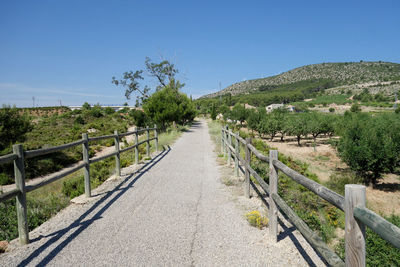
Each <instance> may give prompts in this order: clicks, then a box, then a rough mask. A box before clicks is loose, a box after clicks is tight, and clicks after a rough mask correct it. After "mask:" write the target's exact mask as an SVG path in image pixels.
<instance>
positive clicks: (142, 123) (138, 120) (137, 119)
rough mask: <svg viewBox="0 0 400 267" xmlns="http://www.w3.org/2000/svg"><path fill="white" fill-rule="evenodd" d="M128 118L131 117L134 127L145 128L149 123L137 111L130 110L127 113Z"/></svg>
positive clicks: (143, 115)
mask: <svg viewBox="0 0 400 267" xmlns="http://www.w3.org/2000/svg"><path fill="white" fill-rule="evenodd" d="M129 116H131V117H132V118H133V120H134V122H135V125H136V126H137V127H139V128H141V127H145V126H146V124H148V123H149V119H148V118H147V116H146V114H145V113H144V112H143V111H141V110H139V109H132V110H131V111H129Z"/></svg>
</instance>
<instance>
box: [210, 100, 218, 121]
mask: <svg viewBox="0 0 400 267" xmlns="http://www.w3.org/2000/svg"><path fill="white" fill-rule="evenodd" d="M210 117H211V119H212V120H213V121H214V120H215V119H216V118H217V107H216V106H215V104H214V103H212V104H211V109H210Z"/></svg>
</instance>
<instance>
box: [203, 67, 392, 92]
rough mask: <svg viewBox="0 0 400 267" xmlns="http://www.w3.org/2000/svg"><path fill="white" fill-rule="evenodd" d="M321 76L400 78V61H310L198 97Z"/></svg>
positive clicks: (348, 80)
mask: <svg viewBox="0 0 400 267" xmlns="http://www.w3.org/2000/svg"><path fill="white" fill-rule="evenodd" d="M318 79H320V80H321V79H324V80H327V81H328V82H331V83H332V84H334V86H343V85H354V84H358V83H367V82H389V81H399V80H400V64H399V63H393V62H382V61H377V62H373V61H366V62H364V61H360V62H333V63H318V64H310V65H305V66H301V67H297V68H294V69H291V70H289V71H286V72H283V73H281V74H278V75H273V76H269V77H266V78H260V79H251V80H246V81H242V82H237V83H234V84H232V85H230V86H228V87H226V88H224V89H223V90H221V91H218V92H216V93H211V94H207V95H204V96H202V97H201V98H213V97H217V96H220V95H226V94H231V95H232V96H234V95H239V94H245V93H251V92H259V91H261V90H260V88H261V89H262V88H263V87H267V88H268V87H273V86H279V85H282V84H291V83H296V82H300V81H307V80H318Z"/></svg>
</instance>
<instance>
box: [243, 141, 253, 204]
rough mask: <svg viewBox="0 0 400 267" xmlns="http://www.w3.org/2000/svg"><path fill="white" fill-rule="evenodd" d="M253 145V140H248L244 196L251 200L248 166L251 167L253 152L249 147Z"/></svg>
mask: <svg viewBox="0 0 400 267" xmlns="http://www.w3.org/2000/svg"><path fill="white" fill-rule="evenodd" d="M249 144H251V138H246V146H245V153H246V157H245V161H246V167H245V170H246V171H245V185H244V195H245V196H246V197H247V198H250V170H249V168H247V165H248V166H250V163H251V151H250V149H249V147H248V145H249Z"/></svg>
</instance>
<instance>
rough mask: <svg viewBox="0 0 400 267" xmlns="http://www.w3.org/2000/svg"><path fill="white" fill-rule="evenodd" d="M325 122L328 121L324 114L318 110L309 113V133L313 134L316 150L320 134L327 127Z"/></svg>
mask: <svg viewBox="0 0 400 267" xmlns="http://www.w3.org/2000/svg"><path fill="white" fill-rule="evenodd" d="M325 123H326V121H325V120H324V117H323V115H322V114H320V113H316V112H313V113H310V114H308V133H310V134H311V135H312V136H313V139H314V151H315V150H316V148H315V147H316V145H317V137H318V135H320V134H322V133H323V132H324V130H325V128H326V127H325V125H324V124H325Z"/></svg>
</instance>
